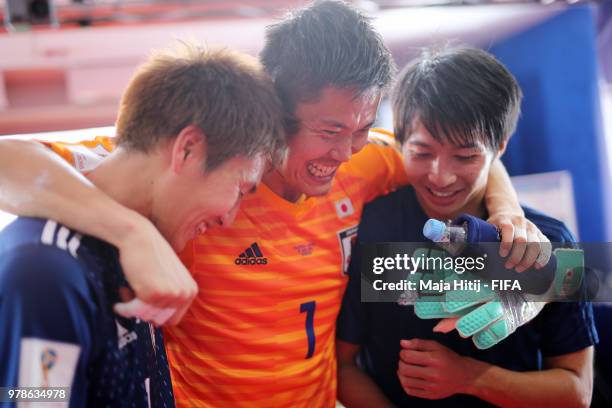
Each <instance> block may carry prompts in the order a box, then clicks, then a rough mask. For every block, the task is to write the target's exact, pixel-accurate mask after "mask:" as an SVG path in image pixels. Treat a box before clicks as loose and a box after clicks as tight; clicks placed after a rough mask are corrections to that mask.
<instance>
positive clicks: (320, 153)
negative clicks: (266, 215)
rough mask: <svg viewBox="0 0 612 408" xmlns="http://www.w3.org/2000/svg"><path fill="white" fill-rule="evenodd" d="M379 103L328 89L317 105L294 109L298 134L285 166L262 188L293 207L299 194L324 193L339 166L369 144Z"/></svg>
mask: <svg viewBox="0 0 612 408" xmlns="http://www.w3.org/2000/svg"><path fill="white" fill-rule="evenodd" d="M379 102H380V92H379V91H378V90H371V91H366V92H363V93H360V94H357V95H356V92H355V90H353V89H340V88H334V87H327V88H324V89H323V90H322V91H321V93H320V95H319V98H318V99H317V101H315V102H307V103H301V104H298V106H297V108H296V112H295V116H296V117H297V118H298V120H299V122H300V127H299V130H298V132H297V133H296V134H295V135H293V136H291V138H290V139H289V142H288V149H287V156H286V159H285V161H284V163H283V164H282V165H281V166H279V168H277V169H276V170H274V171H272V172H270V173H269V174H267V175H266V176H265V177H264V182H265V183H266V185H267V186H268V187H270V188H271V189H272V190H273V191H274V192H276V193H277V194H278V195H280V196H281V197H283V198H285V199H286V200H289V201H293V202H295V201H297V200H298V199H299V198H300V197H301V196H302V194H305V195H307V196H320V195H324V194H327V192H329V190H330V188H331V186H332V182H333V180H334V176H335V174H336V171H337V170H338V167H339V166H340V165H341V164H342V163H343V162H346V161H348V160H349V159H350V158H351V156H352V154H354V153H357V152H358V151H360V150H361V149H362V148H363V147H364V146H365V144H366V143H367V139H368V131H369V130H370V128H371V127H372V125H373V124H374V120H375V119H376V112H377V109H378V104H379Z"/></svg>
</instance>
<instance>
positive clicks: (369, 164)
mask: <svg viewBox="0 0 612 408" xmlns="http://www.w3.org/2000/svg"><path fill="white" fill-rule="evenodd" d="M398 160H399V161H400V162H401V155H400V153H399V147H398V145H397V143H396V142H395V138H394V137H393V134H392V133H390V132H387V131H385V130H382V129H372V130H370V133H369V135H368V143H367V144H366V145H365V146H364V147H363V149H361V151H359V153H356V154H355V155H354V156H353V157H352V158H351V160H350V161H349V162H348V163H346V164H345V165H344V166H343V167H344V170H345V171H347V172H350V173H357V174H360V173H363V174H364V175H366V176H367V175H368V174H370V173H372V172H381V171H384V170H385V169H388V168H390V167H394V166H396V164H397V162H398Z"/></svg>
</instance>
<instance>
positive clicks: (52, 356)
mask: <svg viewBox="0 0 612 408" xmlns="http://www.w3.org/2000/svg"><path fill="white" fill-rule="evenodd" d="M220 95H223V97H220ZM251 99H257V101H258V104H250V103H246V102H248V101H249V100H251ZM194 100H197V101H199V102H201V103H200V104H194V103H193V101H194ZM169 101H172V103H171V105H172V106H174V107H176V106H181V107H182V108H183V110H182V112H181V114H183V115H185V117H186V118H183V117H181V116H180V114H172V112H170V110H171V109H170V108H167V109H165V110H164V108H160V107H163V106H166V105H168V103H169ZM214 104H219V105H222V106H223V109H222V110H220V109H215V107H214ZM151 105H152V106H156V107H158V109H157V114H151V113H150V110H149V107H150V106H151ZM279 109H280V106H279V101H278V98H277V97H276V94H275V92H274V89H273V87H272V83H271V81H270V79H269V78H268V76H267V75H265V73H264V72H263V69H262V67H261V65H260V64H259V63H258V62H257V61H256V60H255V59H253V58H252V57H249V56H245V55H242V54H238V53H235V52H230V51H228V50H217V51H207V50H204V49H202V48H198V47H193V46H184V47H182V48H181V51H180V52H177V53H160V54H157V55H155V56H154V57H152V58H151V59H150V60H149V61H148V62H147V63H145V64H143V65H142V66H141V67H140V68H139V70H138V72H137V73H136V74H135V76H134V77H133V78H132V80H131V82H130V83H129V85H128V88H127V91H126V92H125V94H124V96H123V99H122V106H121V109H120V112H119V116H118V120H117V123H118V126H117V129H118V130H119V131H120V133H121V135H120V137H119V138H118V140H117V143H118V146H117V147H116V149H114V151H113V152H112V153H110V152H108V153H109V155H108V157H107V158H106V159H105V160H104V161H103V162H102V163H100V164H99V165H97V166H95V167H94V168H90V169H89V170H90V172H89V173H88V178H89V180H90V181H91V183H93V184H94V185H95V186H96V187H97V188H99V189H101V190H102V191H103V192H105V193H107V194H108V195H110V196H111V197H113V198H114V199H115V200H116V201H117V202H118V203H120V204H122V205H124V206H126V207H127V208H129V209H130V210H132V211H135V212H138V213H139V214H141V215H142V216H144V217H147V218H148V219H150V220H152V221H153V222H154V223H155V225H156V227H157V228H158V230H159V231H160V233H161V234H162V235H163V236H164V238H165V239H167V240H168V241H169V243H170V244H171V245H172V247H173V248H174V249H175V250H176V251H180V250H182V249H183V248H184V247H185V244H186V243H187V241H189V240H191V239H192V238H193V237H194V236H195V235H197V234H198V233H201V232H203V231H204V230H205V229H206V228H207V227H208V226H213V225H218V224H221V225H223V224H224V225H228V224H230V223H231V222H232V220H233V218H234V216H235V214H236V211H237V208H238V205H239V203H240V200H241V197H242V195H243V194H246V193H247V192H249V191H251V190H252V189H253V188H254V187H255V185H256V184H257V183H258V182H259V180H260V179H261V176H262V174H263V170H264V164H265V157H266V156H267V155H268V154H269V153H270V152H274V151H275V150H276V149H279V148H281V147H282V146H283V137H282V136H283V129H282V121H281V115H280V114H279ZM227 110H235V111H236V116H235V121H234V122H232V123H231V124H229V125H228V126H227V128H225V129H223V128H222V127H219V126H218V123H220V122H222V121H223V120H224V119H225V115H226V114H227ZM219 144H226V145H228V144H229V145H232V146H234V149H233V150H230V149H228V148H225V149H224V152H227V153H228V155H226V156H224V157H223V158H222V159H221V160H219V158H218V157H216V156H215V155H216V153H215V146H216V145H219ZM53 147H54V148H55V149H63V148H67V149H68V150H67V151H69V147H67V146H65V145H61V144H54V145H53ZM89 147H90V148H91V149H92V150H95V151H97V152H98V153H100V151H106V149H109V148H110V147H111V142H110V141H109V140H108V139H104V138H98V139H96V141H94V142H93V143H91V144H90V146H89ZM216 148H217V149H218V147H216ZM81 152H83V149H82V150H81ZM76 157H79V158H80V159H82V160H80V163H81V164H82V163H85V162H86V161H87V160H86V159H84V156H82V155H81V156H75V161H76ZM70 159H72V157H70ZM126 296H129V290H128V285H127V282H126V281H125V276H124V274H123V271H122V268H121V267H120V265H119V253H118V251H117V249H116V248H115V247H113V246H112V245H111V244H110V243H108V242H105V241H102V240H99V239H96V238H94V237H91V236H83V235H82V234H81V233H79V232H78V231H75V230H70V229H68V228H67V227H65V226H62V225H61V224H58V223H57V222H56V221H54V220H51V219H40V218H28V217H20V218H18V219H17V220H16V221H15V222H13V223H12V224H10V225H9V226H8V227H6V229H4V230H3V231H2V232H1V233H0V332H1V333H2V336H1V337H0V360H1V361H2V365H1V366H0V387H9V388H17V387H19V389H25V388H24V387H43V388H47V387H65V388H66V389H64V390H58V393H57V394H51V395H52V396H53V395H55V398H57V399H64V400H66V401H69V403H70V406H72V407H85V406H112V407H121V406H130V407H146V406H149V407H150V406H155V407H162V406H173V405H174V397H173V393H172V387H171V381H170V373H169V367H168V362H167V360H166V353H165V349H164V344H163V339H162V336H161V332H160V331H159V330H158V329H155V328H154V327H153V325H151V324H148V323H146V322H143V321H141V320H138V319H128V318H122V317H120V316H119V315H117V314H115V313H114V312H113V305H114V304H116V303H117V302H119V301H121V300H124V297H126ZM30 391H31V390H30ZM38 392H40V390H39V391H38ZM17 395H18V396H19V397H20V398H21V400H23V399H26V398H28V397H30V398H32V396H33V397H34V398H36V397H37V396H38V393H34V394H33V395H32V393H31V392H30V393H27V392H26V394H25V396H22V395H19V394H17ZM43 395H45V393H44V390H43ZM46 395H48V394H46ZM3 397H6V394H5V395H3ZM41 400H44V398H42V399H39V401H41ZM15 401H17V399H15ZM4 402H6V401H4ZM0 403H2V401H0ZM0 405H4V404H0Z"/></svg>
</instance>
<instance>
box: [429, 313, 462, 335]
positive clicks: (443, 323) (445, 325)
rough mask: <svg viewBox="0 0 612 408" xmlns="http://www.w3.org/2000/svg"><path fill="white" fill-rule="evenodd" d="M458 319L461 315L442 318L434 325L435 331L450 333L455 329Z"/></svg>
mask: <svg viewBox="0 0 612 408" xmlns="http://www.w3.org/2000/svg"><path fill="white" fill-rule="evenodd" d="M457 320H459V317H452V318H447V319H442V320H440V321H439V322H438V324H436V325H435V326H434V328H433V331H434V332H436V333H450V332H452V331H453V330H455V325H456V324H457Z"/></svg>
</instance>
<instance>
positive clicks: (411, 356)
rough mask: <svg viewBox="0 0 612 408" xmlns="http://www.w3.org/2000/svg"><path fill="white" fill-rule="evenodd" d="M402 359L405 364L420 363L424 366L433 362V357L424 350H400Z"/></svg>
mask: <svg viewBox="0 0 612 408" xmlns="http://www.w3.org/2000/svg"><path fill="white" fill-rule="evenodd" d="M400 361H402V362H404V363H405V364H413V365H420V366H423V367H424V366H427V365H429V364H431V357H430V356H429V355H427V353H423V352H422V351H415V350H402V351H400Z"/></svg>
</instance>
